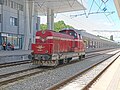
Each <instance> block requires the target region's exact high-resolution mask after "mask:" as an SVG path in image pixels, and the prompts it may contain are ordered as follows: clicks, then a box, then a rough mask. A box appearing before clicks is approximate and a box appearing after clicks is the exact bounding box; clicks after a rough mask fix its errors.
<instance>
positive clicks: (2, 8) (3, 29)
mask: <svg viewBox="0 0 120 90" xmlns="http://www.w3.org/2000/svg"><path fill="white" fill-rule="evenodd" d="M24 4H25V0H0V50H1V49H2V44H3V42H6V44H7V43H11V44H13V45H14V46H15V48H16V49H23V46H24V38H25V28H26V26H25V25H26V24H25V18H26V17H25V10H24V8H25V7H24V6H25V5H24ZM37 20H38V18H37V16H36V17H35V18H34V22H35V25H34V26H35V27H34V29H35V30H36V29H37V28H36V25H38V24H37V23H36V22H38V21H37ZM39 22H40V20H39ZM37 27H39V26H37Z"/></svg>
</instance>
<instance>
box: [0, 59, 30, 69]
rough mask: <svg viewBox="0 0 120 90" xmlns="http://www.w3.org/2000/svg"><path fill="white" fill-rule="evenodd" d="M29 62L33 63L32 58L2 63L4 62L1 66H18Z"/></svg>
mask: <svg viewBox="0 0 120 90" xmlns="http://www.w3.org/2000/svg"><path fill="white" fill-rule="evenodd" d="M27 63H31V61H30V60H24V61H16V62H9V63H2V64H0V68H4V67H10V66H16V65H21V64H27Z"/></svg>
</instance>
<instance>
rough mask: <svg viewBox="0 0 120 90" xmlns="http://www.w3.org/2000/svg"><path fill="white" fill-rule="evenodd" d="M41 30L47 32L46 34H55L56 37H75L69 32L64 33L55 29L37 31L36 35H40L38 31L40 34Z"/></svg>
mask: <svg viewBox="0 0 120 90" xmlns="http://www.w3.org/2000/svg"><path fill="white" fill-rule="evenodd" d="M40 32H45V33H46V34H48V35H50V36H53V37H54V36H55V37H63V38H71V39H72V38H73V37H72V36H70V35H68V34H63V33H59V32H56V31H53V30H44V31H37V33H36V35H38V33H39V34H40Z"/></svg>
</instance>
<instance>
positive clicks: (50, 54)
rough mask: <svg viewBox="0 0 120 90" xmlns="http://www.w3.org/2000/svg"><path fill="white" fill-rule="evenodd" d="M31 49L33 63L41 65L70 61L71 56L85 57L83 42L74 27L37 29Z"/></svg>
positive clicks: (53, 64)
mask: <svg viewBox="0 0 120 90" xmlns="http://www.w3.org/2000/svg"><path fill="white" fill-rule="evenodd" d="M32 50H33V52H32V62H33V64H37V65H41V66H57V65H58V64H65V63H68V62H70V61H71V60H72V58H73V57H79V59H81V58H82V57H85V46H84V42H83V40H82V38H81V36H80V34H79V33H77V32H76V31H75V30H74V29H69V30H67V29H64V30H61V31H60V32H55V31H53V30H44V31H37V32H36V42H35V44H32Z"/></svg>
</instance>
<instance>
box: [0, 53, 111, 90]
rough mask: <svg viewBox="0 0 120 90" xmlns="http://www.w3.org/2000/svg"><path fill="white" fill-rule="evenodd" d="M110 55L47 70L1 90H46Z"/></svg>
mask: <svg viewBox="0 0 120 90" xmlns="http://www.w3.org/2000/svg"><path fill="white" fill-rule="evenodd" d="M111 55H112V54H104V55H100V56H96V57H92V58H89V59H86V60H83V61H80V62H77V63H74V64H70V65H66V66H63V67H60V68H56V69H53V70H49V71H47V72H43V73H40V74H37V75H34V76H32V77H29V78H27V79H24V80H20V81H17V82H14V83H11V84H9V85H6V86H2V87H1V90H46V89H47V88H49V87H51V86H52V85H54V84H56V83H59V82H61V81H63V80H64V79H68V78H69V77H71V76H73V75H75V74H76V73H78V72H81V71H83V70H84V69H86V68H87V67H89V66H91V65H93V64H95V63H96V62H98V61H102V60H104V59H105V58H108V57H109V56H111Z"/></svg>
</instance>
